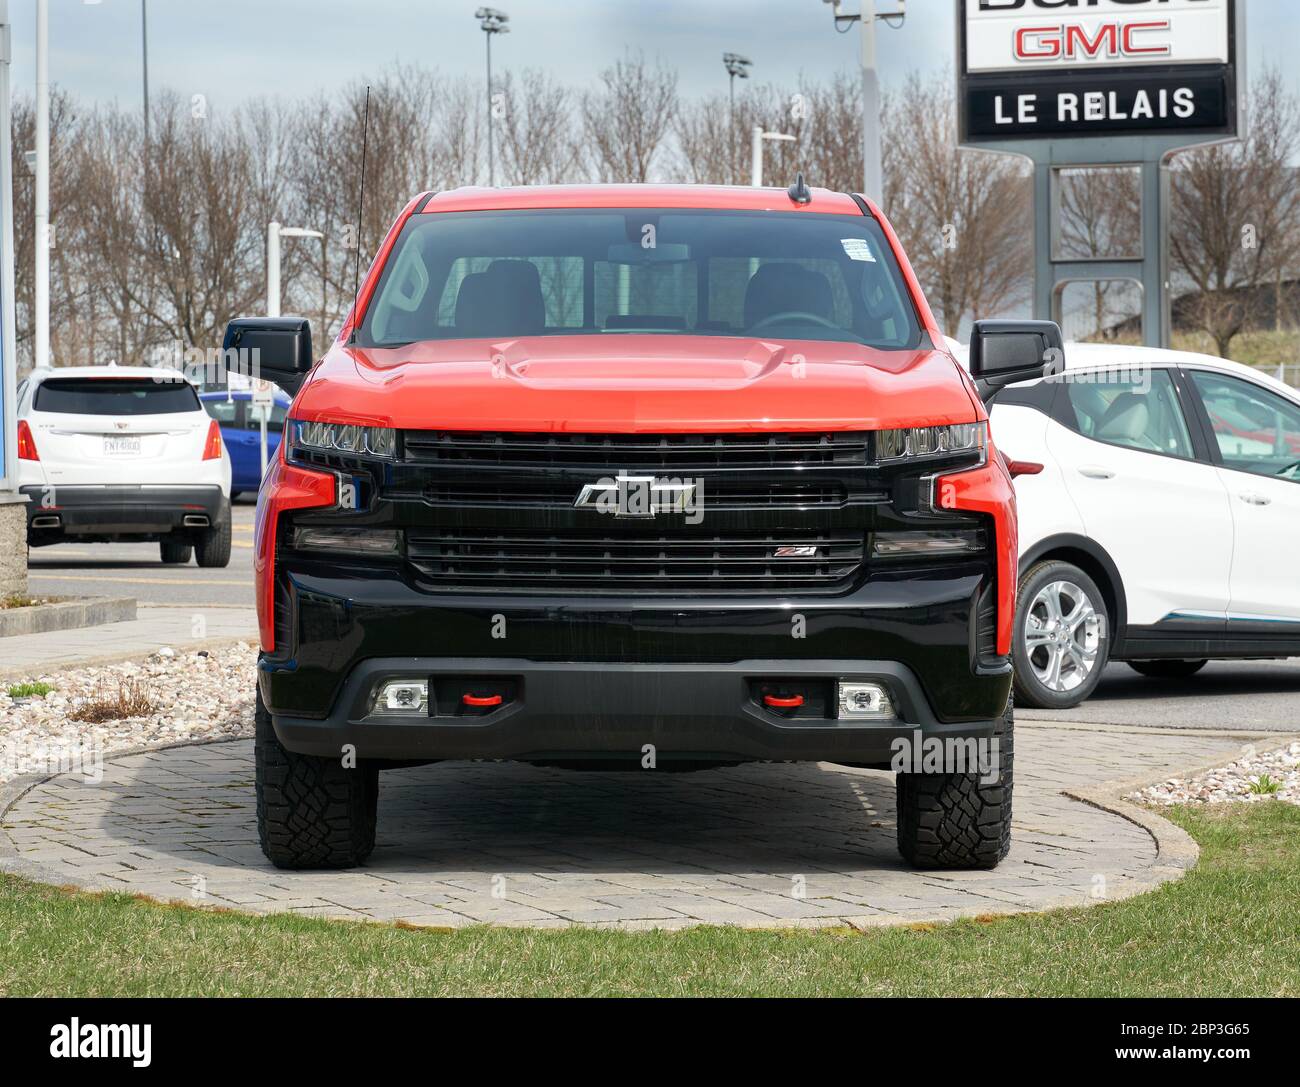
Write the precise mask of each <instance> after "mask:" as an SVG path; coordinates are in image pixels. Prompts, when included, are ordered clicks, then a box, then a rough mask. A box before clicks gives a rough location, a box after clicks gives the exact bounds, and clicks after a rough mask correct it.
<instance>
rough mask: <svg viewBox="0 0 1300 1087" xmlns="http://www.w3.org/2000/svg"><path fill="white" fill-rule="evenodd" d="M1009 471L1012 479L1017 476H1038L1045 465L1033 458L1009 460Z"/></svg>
mask: <svg viewBox="0 0 1300 1087" xmlns="http://www.w3.org/2000/svg"><path fill="white" fill-rule="evenodd" d="M1007 471H1008V472H1010V473H1011V478H1012V479H1015V478H1016V477H1017V476H1036V475H1039V474H1041V473H1042V471H1043V465H1041V464H1036V463H1035V462H1034V461H1032V460H1008V461H1007Z"/></svg>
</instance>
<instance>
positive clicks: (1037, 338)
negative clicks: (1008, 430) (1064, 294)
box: [970, 321, 1065, 404]
mask: <svg viewBox="0 0 1300 1087" xmlns="http://www.w3.org/2000/svg"><path fill="white" fill-rule="evenodd" d="M1064 369H1065V341H1064V340H1063V339H1062V337H1061V326H1060V325H1058V324H1057V323H1056V322H1055V321H976V322H975V326H974V327H973V328H972V329H971V336H970V376H971V377H972V378H973V379H974V381H975V387H976V388H977V389H978V390H979V393H980V397H981V398H982V399H983V401H984V403H986V404H987V403H989V401H991V400H992V399H993V398H994V397H995V396H996V395H997V394H998V390H1000V389H1002V388H1003V387H1004V386H1007V385H1014V384H1015V383H1016V382H1017V381H1032V380H1033V379H1034V378H1036V377H1046V376H1047V375H1048V374H1059V373H1061V372H1062V371H1063V370H1064Z"/></svg>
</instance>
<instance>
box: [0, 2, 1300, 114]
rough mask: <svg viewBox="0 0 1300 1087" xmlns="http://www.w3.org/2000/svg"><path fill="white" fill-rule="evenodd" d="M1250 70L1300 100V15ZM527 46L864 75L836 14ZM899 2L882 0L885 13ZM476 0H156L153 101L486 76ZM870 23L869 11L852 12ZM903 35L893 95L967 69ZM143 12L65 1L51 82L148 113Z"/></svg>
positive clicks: (721, 20) (22, 7) (620, 32)
mask: <svg viewBox="0 0 1300 1087" xmlns="http://www.w3.org/2000/svg"><path fill="white" fill-rule="evenodd" d="M1243 2H1245V3H1247V11H1248V14H1249V25H1248V34H1247V42H1248V50H1249V58H1250V64H1251V65H1252V66H1254V67H1256V68H1257V67H1258V66H1260V65H1262V64H1268V63H1271V64H1274V65H1276V66H1278V67H1280V68H1282V69H1283V71H1285V72H1286V73H1287V75H1288V77H1289V78H1290V79H1291V80H1292V81H1293V85H1294V86H1295V87H1296V88H1297V90H1300V66H1297V65H1296V64H1295V59H1294V58H1295V49H1296V46H1297V40H1298V39H1300V2H1297V0H1243ZM498 4H499V6H500V7H501V8H503V9H504V10H505V11H506V12H508V13H509V15H510V19H511V22H510V25H511V28H512V33H510V34H508V35H506V36H504V37H500V38H497V39H496V40H495V42H494V48H493V59H494V63H495V64H498V65H501V66H510V67H539V68H544V69H547V70H549V71H550V72H552V73H553V74H555V75H556V76H558V77H560V78H562V79H563V80H565V81H566V82H569V83H571V84H573V85H575V86H582V85H586V84H589V83H590V82H592V81H593V80H594V79H595V78H596V75H597V73H598V72H599V71H600V69H601V68H602V67H604V66H605V65H606V64H608V63H609V62H610V61H611V60H612V59H614V58H616V57H617V56H619V55H620V54H621V53H622V52H623V50H624V49H627V48H634V49H643V50H644V51H645V52H646V53H647V54H649V55H651V56H656V55H657V56H659V57H661V58H663V60H665V61H666V62H668V63H670V64H671V65H673V66H674V67H675V68H677V70H678V72H679V75H680V79H681V89H682V91H683V92H685V93H687V94H690V95H695V94H703V93H707V92H710V91H724V90H725V89H726V84H727V80H726V74H725V72H724V71H723V68H722V62H721V54H722V53H723V52H724V51H725V50H731V51H734V52H739V53H743V54H745V55H746V56H748V57H749V58H750V59H751V60H753V61H754V77H755V79H756V80H758V81H762V82H767V81H772V82H776V83H781V84H791V83H793V82H795V81H796V80H797V79H798V77H799V75H800V73H804V74H807V75H809V76H812V77H818V76H822V75H825V74H827V73H829V72H832V71H835V70H851V69H854V68H855V67H856V65H857V62H858V34H857V32H856V29H855V30H853V31H851V32H850V33H848V34H844V35H837V34H836V33H835V31H834V29H833V28H832V25H831V9H830V7H829V6H827V5H826V4H825V3H823V2H822V0H748V2H741V0H623V2H619V0H498ZM894 4H895V0H878V7H879V9H880V10H886V9H889V8H892V7H893V6H894ZM476 6H477V4H476V2H475V0H149V8H148V10H149V72H150V84H151V87H154V88H160V87H170V88H173V89H174V90H176V91H178V92H181V93H182V94H184V95H185V96H186V97H188V96H190V95H192V94H205V95H207V97H208V100H209V102H210V103H212V104H213V105H214V106H216V107H218V108H220V107H224V106H231V105H235V104H237V103H238V102H240V101H242V100H243V99H245V98H247V97H250V96H259V95H280V96H282V97H284V98H286V99H298V98H302V97H308V96H313V95H316V94H319V93H322V92H325V93H328V92H329V91H330V89H331V88H333V87H335V86H337V85H339V84H340V83H346V82H348V81H350V80H352V79H356V78H361V77H364V76H366V75H368V74H371V73H377V72H382V71H383V70H384V69H385V68H386V67H389V66H391V65H395V64H399V63H401V64H411V63H418V64H421V65H424V66H426V67H430V68H436V69H438V70H440V71H442V72H445V73H448V74H462V73H468V74H471V75H474V76H476V77H481V75H482V72H483V34H482V32H481V31H480V30H479V29H478V23H477V21H476V20H475V19H474V18H473V13H474V9H475V7H476ZM844 6H845V10H847V11H857V10H859V0H845V5H844ZM9 8H10V17H11V18H12V20H13V24H14V64H13V87H14V91H15V92H16V93H18V94H30V92H31V88H32V84H33V81H34V78H35V66H34V61H33V57H34V40H35V29H34V27H35V23H34V16H33V12H34V10H35V0H10V3H9ZM907 9H908V11H907V21H906V24H905V25H904V27H903V28H902V29H900V30H889V29H884V28H882V30H881V38H880V69H881V78H882V80H883V81H884V83H885V86H886V89H888V87H889V86H890V85H896V84H897V83H898V82H899V81H901V80H902V79H903V78H904V77H905V76H906V74H907V72H908V71H909V70H910V69H913V68H916V69H921V70H923V71H937V70H940V69H942V68H943V67H944V66H945V65H949V64H951V63H953V52H954V44H953V39H954V34H953V29H954V26H953V24H954V22H955V19H954V12H955V6H954V4H953V3H952V0H910V2H909V3H908V5H907ZM140 45H141V43H140V0H51V3H50V78H51V80H52V81H53V82H54V83H55V84H57V85H59V86H61V87H63V88H64V89H66V90H69V91H71V92H73V93H74V94H75V95H77V96H78V97H80V98H85V99H91V100H94V101H99V102H113V101H116V102H118V103H119V104H121V105H122V106H124V107H126V106H131V105H138V104H139V102H140V96H141V91H140V84H141V79H140V70H141V64H140V60H141V48H140Z"/></svg>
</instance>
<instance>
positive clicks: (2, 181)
mask: <svg viewBox="0 0 1300 1087" xmlns="http://www.w3.org/2000/svg"><path fill="white" fill-rule="evenodd" d="M10 38H11V34H10V25H9V0H0V596H8V595H10V594H16V595H22V594H25V593H26V592H27V510H26V506H27V499H26V497H25V496H23V495H22V494H21V493H20V492H19V490H18V422H17V413H18V353H17V350H16V349H15V347H14V204H13V169H12V162H13V147H12V142H13V141H12V131H13V129H12V126H11V124H10V102H9V64H10V59H11V55H12V54H11V45H10Z"/></svg>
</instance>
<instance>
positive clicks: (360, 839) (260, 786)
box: [253, 692, 379, 868]
mask: <svg viewBox="0 0 1300 1087" xmlns="http://www.w3.org/2000/svg"><path fill="white" fill-rule="evenodd" d="M256 714H257V716H256V730H255V739H254V744H253V751H254V761H255V764H256V782H257V836H258V839H259V840H260V842H261V845H262V852H263V853H265V854H266V859H267V860H269V861H270V862H271V863H272V864H274V865H275V866H276V867H277V868H353V867H355V866H356V865H358V864H360V863H361V862H362V861H364V860H365V859H366V858H367V857H368V856H370V853H371V851H372V850H373V849H374V848H375V816H376V809H377V804H378V799H379V772H378V771H377V770H375V769H374V768H373V767H368V766H366V765H365V764H364V763H362V764H361V765H359V766H358V767H356V768H355V769H347V768H345V767H344V765H343V759H342V753H341V752H340V757H339V758H337V759H326V758H318V757H316V756H314V755H298V754H295V753H294V752H292V751H288V750H286V749H285V747H284V745H283V744H281V743H280V741H279V740H278V739H277V738H276V735H275V729H274V727H273V726H272V725H271V715H270V713H268V712H267V709H266V707H265V706H264V705H263V704H262V697H261V694H260V692H259V694H258V697H257V711H256Z"/></svg>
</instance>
